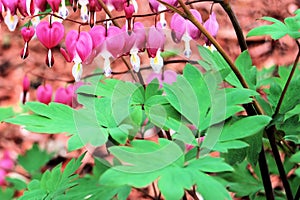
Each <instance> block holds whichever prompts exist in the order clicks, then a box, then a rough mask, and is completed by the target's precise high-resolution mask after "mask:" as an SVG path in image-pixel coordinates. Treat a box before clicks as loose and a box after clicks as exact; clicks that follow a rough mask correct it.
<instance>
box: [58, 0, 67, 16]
mask: <svg viewBox="0 0 300 200" xmlns="http://www.w3.org/2000/svg"><path fill="white" fill-rule="evenodd" d="M58 13H59V16H61V17H62V18H63V19H66V18H67V17H68V15H69V10H68V8H67V6H66V1H65V0H62V1H61V7H59V11H58Z"/></svg>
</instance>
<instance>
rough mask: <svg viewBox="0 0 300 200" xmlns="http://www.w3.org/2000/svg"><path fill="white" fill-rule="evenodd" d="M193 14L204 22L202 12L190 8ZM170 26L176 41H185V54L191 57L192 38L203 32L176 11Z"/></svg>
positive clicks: (196, 37)
mask: <svg viewBox="0 0 300 200" xmlns="http://www.w3.org/2000/svg"><path fill="white" fill-rule="evenodd" d="M190 11H191V13H192V15H193V16H194V17H195V18H196V19H197V20H198V21H199V22H200V23H202V18H201V15H200V13H199V12H198V11H197V10H195V9H191V10H190ZM170 27H171V29H172V38H173V40H174V42H176V43H178V42H180V41H181V40H183V41H184V44H185V50H184V55H185V56H186V57H187V58H189V57H190V56H191V54H192V51H191V47H190V41H191V40H192V39H194V40H196V39H198V38H199V37H200V35H201V32H200V30H199V29H198V28H197V27H196V26H195V25H194V24H193V23H192V22H190V21H189V20H187V19H184V18H183V17H181V16H180V15H179V14H177V13H175V14H174V15H173V16H172V19H171V24H170Z"/></svg>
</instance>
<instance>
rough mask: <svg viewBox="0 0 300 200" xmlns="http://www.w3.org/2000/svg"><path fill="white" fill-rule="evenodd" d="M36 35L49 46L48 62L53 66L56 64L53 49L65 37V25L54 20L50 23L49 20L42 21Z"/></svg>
mask: <svg viewBox="0 0 300 200" xmlns="http://www.w3.org/2000/svg"><path fill="white" fill-rule="evenodd" d="M36 36H37V38H38V39H39V41H40V42H41V43H42V44H43V45H44V46H45V47H46V48H48V55H47V57H46V64H47V65H48V66H49V67H52V66H53V64H54V58H53V55H52V51H51V49H52V48H53V47H55V46H56V45H58V43H59V42H60V41H61V40H62V38H63V37H64V26H63V25H62V24H61V23H59V22H53V23H52V24H50V23H49V22H48V21H42V22H40V23H39V24H38V25H37V27H36Z"/></svg>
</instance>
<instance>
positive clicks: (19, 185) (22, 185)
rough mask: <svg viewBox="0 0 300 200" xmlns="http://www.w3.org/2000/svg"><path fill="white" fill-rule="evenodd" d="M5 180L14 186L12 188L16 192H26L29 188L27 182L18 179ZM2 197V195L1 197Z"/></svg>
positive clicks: (8, 178) (7, 178)
mask: <svg viewBox="0 0 300 200" xmlns="http://www.w3.org/2000/svg"><path fill="white" fill-rule="evenodd" d="M5 180H6V181H7V182H8V183H9V184H10V185H12V188H14V189H15V190H24V189H26V187H27V184H26V182H25V181H23V180H21V179H18V178H10V177H6V178H5ZM0 196H1V195H0Z"/></svg>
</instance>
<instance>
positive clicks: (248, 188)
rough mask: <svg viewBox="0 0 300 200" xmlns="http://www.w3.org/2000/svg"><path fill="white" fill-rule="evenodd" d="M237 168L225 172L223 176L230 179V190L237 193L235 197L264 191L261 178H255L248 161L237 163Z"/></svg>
mask: <svg viewBox="0 0 300 200" xmlns="http://www.w3.org/2000/svg"><path fill="white" fill-rule="evenodd" d="M234 168H235V170H234V172H231V173H224V174H222V175H221V177H223V178H225V179H226V180H227V181H228V187H229V190H230V191H232V192H234V193H235V197H244V196H249V195H253V194H256V193H257V192H259V191H263V190H264V187H263V184H262V182H261V180H259V179H256V178H254V176H253V175H252V173H251V172H250V171H249V170H248V163H247V162H246V161H244V162H242V163H240V164H238V165H235V166H234Z"/></svg>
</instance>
